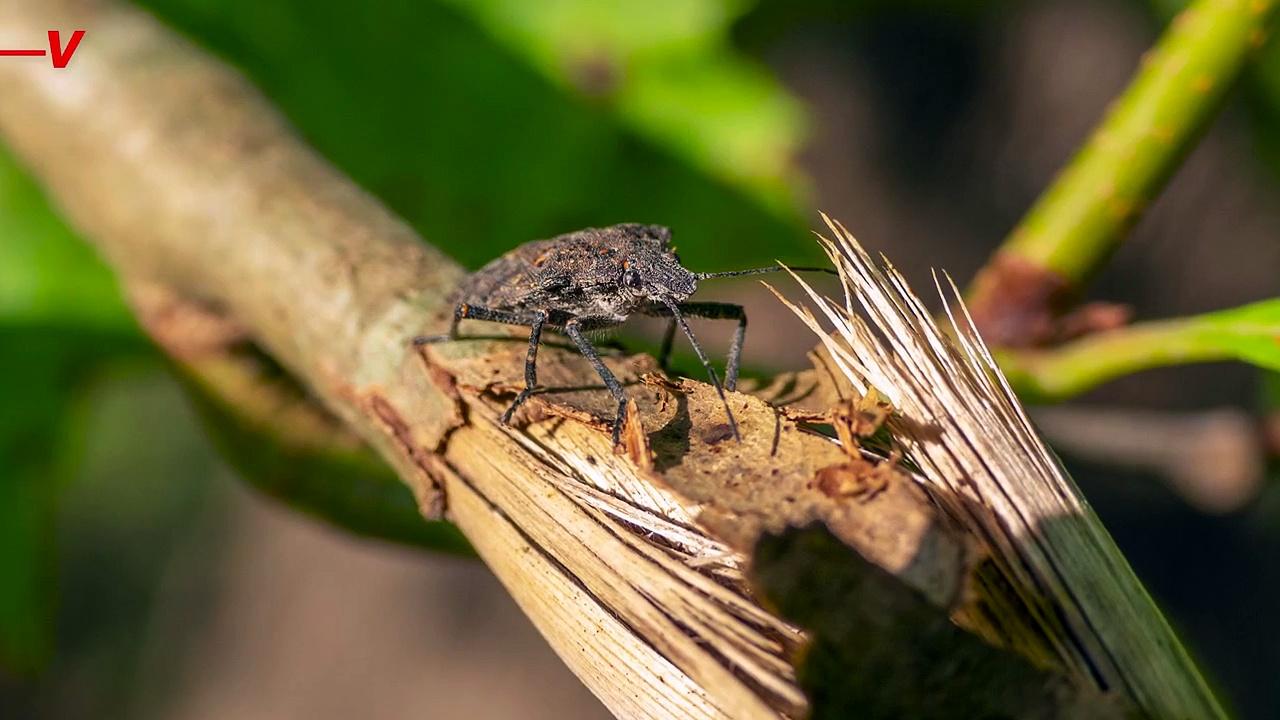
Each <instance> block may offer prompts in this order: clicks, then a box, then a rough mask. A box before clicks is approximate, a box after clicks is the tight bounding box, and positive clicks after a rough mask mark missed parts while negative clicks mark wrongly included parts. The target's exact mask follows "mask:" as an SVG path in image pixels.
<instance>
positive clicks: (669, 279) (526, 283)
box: [414, 223, 831, 446]
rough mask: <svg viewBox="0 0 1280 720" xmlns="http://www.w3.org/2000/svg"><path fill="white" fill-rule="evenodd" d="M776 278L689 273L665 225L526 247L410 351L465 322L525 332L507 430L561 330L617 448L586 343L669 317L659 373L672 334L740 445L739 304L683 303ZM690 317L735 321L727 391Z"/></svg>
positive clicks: (618, 394) (608, 377) (467, 285)
mask: <svg viewBox="0 0 1280 720" xmlns="http://www.w3.org/2000/svg"><path fill="white" fill-rule="evenodd" d="M781 269H782V268H781V267H780V266H777V265H773V266H769V267H762V268H752V269H749V270H729V271H721V272H704V273H692V272H689V271H688V270H686V269H685V268H684V267H682V266H681V265H680V259H679V258H678V257H676V254H675V251H674V250H673V249H672V248H671V231H670V230H668V229H667V228H665V227H662V226H661V225H641V224H637V223H626V224H622V225H613V226H610V227H606V228H588V229H586V230H579V231H578V232H574V233H568V234H566V235H560V236H557V237H554V238H550V239H548V240H536V241H534V242H530V243H525V244H524V245H521V246H520V247H518V248H516V249H515V250H512V251H511V252H508V253H507V254H505V255H503V256H502V257H500V258H497V259H496V260H494V261H492V262H490V263H489V264H488V265H485V266H484V267H483V268H481V269H480V270H478V271H477V272H475V273H474V274H473V275H471V276H470V277H468V278H467V279H466V280H464V281H463V283H462V285H461V286H460V287H459V289H458V293H457V295H456V297H455V302H456V304H455V307H454V314H453V323H452V324H451V325H450V326H449V332H448V333H447V334H445V335H433V336H423V337H419V338H415V339H414V343H415V344H418V345H425V344H430V343H435V342H441V341H445V340H454V339H457V338H458V323H459V322H460V321H461V320H463V319H466V318H469V319H474V320H482V321H488V322H499V323H506V324H509V325H523V326H525V327H528V328H529V352H528V355H527V360H526V363H525V388H524V390H522V391H521V392H520V394H519V395H517V396H516V399H515V401H514V402H512V404H511V406H510V407H508V408H507V411H506V412H505V413H504V414H503V416H502V422H503V423H504V424H505V423H507V422H508V421H509V420H510V419H511V416H512V413H514V412H515V410H516V408H518V407H519V406H520V404H521V403H523V402H524V401H525V400H527V399H528V398H529V397H530V396H531V395H532V394H533V393H534V391H535V387H536V385H537V382H538V380H537V359H538V344H539V342H540V341H541V337H542V330H543V328H544V327H547V328H551V329H557V330H561V331H562V332H564V334H565V335H567V336H568V337H569V338H570V339H571V340H572V341H573V343H574V344H575V345H576V346H577V347H578V350H579V352H581V353H582V355H583V356H584V357H586V358H587V360H588V361H590V362H591V365H592V367H593V368H594V369H595V371H596V373H597V374H598V375H599V376H600V379H601V380H603V381H604V384H605V387H606V388H608V390H609V392H610V394H612V395H613V398H614V400H616V401H617V403H618V405H617V414H616V416H615V418H614V423H613V441H614V445H615V446H617V445H618V440H619V431H620V430H621V427H622V423H623V419H624V412H625V408H626V393H625V392H624V391H623V388H622V384H621V383H620V382H618V379H617V378H616V377H614V375H613V372H612V371H611V370H610V369H609V368H608V367H607V366H606V365H605V363H604V362H603V361H602V360H601V359H600V356H599V353H597V352H596V349H595V347H594V346H593V345H592V344H591V341H590V339H589V338H588V334H589V333H591V332H592V331H594V330H600V329H603V328H607V327H611V326H613V325H617V324H618V323H621V322H622V321H624V320H626V319H627V317H628V316H630V315H632V314H634V313H637V312H640V313H644V314H646V315H657V316H665V317H668V318H670V319H671V324H670V325H669V327H668V331H667V335H666V339H665V341H664V342H663V349H662V352H661V357H660V365H661V366H662V367H663V368H664V369H665V367H666V358H667V357H668V355H669V354H670V350H671V339H672V338H673V337H674V332H675V329H676V328H677V327H678V328H679V329H680V330H681V331H682V332H683V333H684V335H685V336H686V337H687V338H688V339H689V344H690V345H691V346H692V347H693V351H694V353H695V354H696V355H697V356H698V360H699V362H701V363H702V366H703V368H704V369H705V370H706V372H707V377H708V378H709V379H710V380H711V384H712V386H714V387H715V390H716V394H717V395H719V397H720V401H721V403H722V404H723V405H724V412H725V419H726V420H727V421H728V425H729V429H730V431H731V433H732V435H733V437H734V438H738V425H737V422H736V421H735V420H734V417H733V411H732V409H730V407H729V401H728V398H726V397H725V390H726V389H728V390H733V388H734V385H735V383H736V380H737V375H738V365H739V360H740V358H741V353H742V343H743V340H744V338H745V333H746V329H747V316H746V314H745V313H744V312H743V309H742V306H740V305H735V304H732V303H717V302H694V303H689V302H686V300H688V298H689V296H690V295H692V294H693V293H694V291H695V290H697V287H698V280H701V279H707V278H717V277H735V276H741V275H757V274H760V273H767V272H776V271H778V270H781ZM794 269H804V270H819V269H821V268H794ZM827 272H831V271H830V270H827ZM686 316H694V317H703V318H710V319H718V320H733V321H736V322H737V329H736V330H735V332H734V336H733V340H732V343H731V344H730V347H729V362H728V364H727V366H726V369H725V382H724V383H723V384H722V383H721V382H720V379H719V376H718V375H717V374H716V371H715V369H714V368H713V367H712V366H711V362H710V361H709V360H708V359H707V355H706V353H705V352H703V350H702V346H701V345H699V344H698V341H697V338H695V337H694V334H693V330H692V329H691V328H690V327H689V323H688V322H687V321H686V319H685V318H686Z"/></svg>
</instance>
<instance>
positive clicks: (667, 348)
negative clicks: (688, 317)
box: [658, 308, 676, 372]
mask: <svg viewBox="0 0 1280 720" xmlns="http://www.w3.org/2000/svg"><path fill="white" fill-rule="evenodd" d="M662 309H663V310H666V308H662ZM664 314H669V313H664ZM675 342H676V319H675V318H671V319H670V320H668V321H667V331H666V332H665V333H663V335H662V349H660V350H658V367H659V368H661V369H662V372H666V371H667V370H669V369H670V367H669V366H670V365H671V346H672V345H675Z"/></svg>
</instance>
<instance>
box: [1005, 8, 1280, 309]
mask: <svg viewBox="0 0 1280 720" xmlns="http://www.w3.org/2000/svg"><path fill="white" fill-rule="evenodd" d="M1275 9H1276V3H1275V2H1274V1H1273V0H1198V1H1197V2H1195V3H1193V4H1192V5H1191V6H1190V7H1188V8H1187V9H1186V10H1184V11H1183V12H1182V13H1181V14H1180V15H1178V17H1176V18H1174V20H1173V21H1172V22H1171V23H1170V25H1169V28H1168V29H1167V30H1166V31H1165V33H1164V35H1163V37H1161V39H1160V41H1159V43H1158V44H1157V45H1156V46H1155V48H1153V49H1152V51H1151V52H1150V53H1149V54H1148V55H1147V56H1145V57H1144V58H1143V60H1142V65H1141V68H1140V69H1139V71H1138V74H1137V75H1136V76H1135V77H1134V79H1133V81H1132V82H1131V83H1130V85H1129V87H1128V88H1127V89H1126V90H1125V92H1124V93H1123V94H1122V95H1121V96H1120V97H1119V99H1118V100H1117V101H1116V102H1115V104H1114V105H1113V106H1112V108H1111V110H1110V111H1109V112H1108V114H1107V117H1106V119H1105V120H1103V122H1102V124H1101V125H1100V126H1099V127H1098V128H1097V129H1096V130H1095V131H1094V133H1093V135H1092V137H1090V138H1089V141H1088V143H1087V144H1086V145H1085V146H1084V147H1083V148H1082V149H1081V150H1080V152H1079V153H1078V154H1077V155H1076V156H1075V158H1074V159H1073V160H1072V161H1071V163H1070V164H1069V165H1068V166H1067V167H1066V169H1064V170H1063V171H1062V173H1061V174H1060V175H1059V176H1058V178H1057V179H1056V180H1055V181H1054V183H1053V185H1052V186H1051V187H1050V188H1049V190H1048V191H1047V192H1045V193H1044V194H1043V195H1042V196H1041V197H1040V199H1039V201H1037V202H1036V204H1035V206H1034V207H1032V208H1031V210H1030V212H1028V213H1027V215H1026V216H1025V217H1024V218H1023V220H1022V222H1021V223H1020V224H1019V225H1018V227H1017V228H1016V229H1015V230H1014V231H1013V233H1012V234H1011V235H1010V236H1009V238H1008V240H1007V241H1006V242H1005V245H1004V247H1003V248H1002V249H1001V252H1005V253H1012V254H1014V255H1016V256H1019V257H1021V258H1023V259H1025V260H1028V261H1030V262H1032V263H1033V264H1034V265H1036V266H1038V267H1042V268H1047V269H1049V270H1051V271H1053V272H1055V273H1057V274H1058V275H1060V276H1062V277H1063V278H1064V279H1066V280H1067V281H1068V282H1070V283H1071V284H1073V285H1078V284H1079V283H1080V282H1081V281H1083V280H1085V279H1086V278H1087V277H1089V275H1091V274H1092V273H1093V271H1094V270H1096V269H1097V268H1098V266H1099V265H1100V264H1101V263H1102V261H1104V260H1105V259H1106V257H1107V256H1108V255H1109V254H1110V252H1111V250H1112V249H1113V248H1114V247H1115V246H1116V245H1118V244H1119V242H1120V240H1121V238H1122V237H1123V236H1124V233H1125V232H1126V231H1127V230H1128V228H1129V227H1130V226H1131V225H1132V224H1133V223H1134V221H1135V220H1136V219H1137V218H1138V217H1139V215H1140V214H1141V212H1142V210H1143V209H1144V208H1145V207H1146V206H1147V205H1148V204H1149V203H1150V202H1151V200H1152V199H1153V198H1154V197H1155V196H1156V194H1157V193H1158V192H1159V191H1160V189H1161V187H1163V185H1164V183H1165V181H1166V180H1167V179H1168V177H1169V176H1170V175H1171V174H1172V173H1173V171H1174V170H1175V169H1176V168H1177V166H1178V164H1179V162H1180V161H1181V159H1182V157H1183V156H1184V155H1185V154H1186V153H1187V151H1188V150H1189V149H1190V148H1191V147H1192V146H1193V145H1194V141H1195V139H1196V137H1197V135H1198V134H1199V131H1200V130H1201V129H1202V128H1203V127H1204V126H1205V124H1206V123H1207V121H1208V120H1209V119H1210V118H1212V117H1213V116H1214V114H1215V113H1216V111H1217V110H1218V108H1219V107H1220V106H1221V104H1222V100H1223V97H1224V96H1225V94H1226V91H1227V89H1228V88H1229V87H1230V86H1231V85H1232V83H1233V82H1234V81H1235V79H1236V77H1237V76H1238V75H1239V74H1240V70H1241V68H1242V67H1243V66H1244V64H1245V62H1246V60H1247V59H1248V57H1249V55H1250V53H1251V52H1253V51H1255V50H1256V49H1257V48H1259V47H1261V46H1262V44H1263V42H1264V41H1265V40H1266V38H1267V35H1268V32H1269V24H1270V22H1271V21H1272V19H1273V18H1274V17H1275Z"/></svg>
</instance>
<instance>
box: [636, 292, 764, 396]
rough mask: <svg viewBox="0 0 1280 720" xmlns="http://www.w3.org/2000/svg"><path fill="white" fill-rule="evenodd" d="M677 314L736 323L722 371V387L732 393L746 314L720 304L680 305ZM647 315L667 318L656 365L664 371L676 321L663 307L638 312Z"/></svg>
mask: <svg viewBox="0 0 1280 720" xmlns="http://www.w3.org/2000/svg"><path fill="white" fill-rule="evenodd" d="M678 307H679V308H680V312H682V313H684V314H685V315H687V316H690V317H700V318H707V319H708V320H737V321H738V327H737V328H735V329H734V331H733V340H732V341H730V343H729V361H728V363H727V365H726V366H725V370H724V387H725V389H726V390H735V389H737V387H738V370H739V368H740V367H741V365H742V344H743V342H745V341H746V339H747V313H746V311H745V310H743V308H742V306H741V305H735V304H733V303H721V302H691V303H680V304H679V305H678ZM642 312H644V313H646V314H649V315H663V316H668V317H671V323H670V324H669V325H668V326H667V334H666V335H665V336H664V337H663V339H662V349H661V350H660V351H659V352H658V364H659V366H660V367H661V368H662V369H663V370H664V371H665V370H666V369H667V361H668V360H669V359H670V356H671V343H672V340H674V338H675V332H676V319H675V317H674V316H672V315H671V310H670V309H669V308H667V307H666V306H665V305H656V304H655V305H651V306H649V307H646V308H644V310H643V311H642Z"/></svg>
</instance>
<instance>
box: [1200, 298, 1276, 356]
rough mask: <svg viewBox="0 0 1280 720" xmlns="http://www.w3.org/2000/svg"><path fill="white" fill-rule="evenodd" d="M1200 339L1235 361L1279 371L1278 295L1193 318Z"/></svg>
mask: <svg viewBox="0 0 1280 720" xmlns="http://www.w3.org/2000/svg"><path fill="white" fill-rule="evenodd" d="M1195 324H1196V326H1197V327H1198V328H1199V331H1198V335H1199V338H1200V341H1201V342H1203V343H1205V344H1208V345H1210V346H1213V347H1217V348H1220V349H1221V350H1222V351H1223V352H1224V353H1226V354H1228V355H1229V356H1231V357H1234V358H1236V359H1237V360H1243V361H1244V362H1247V363H1252V364H1254V365H1257V366H1259V367H1264V368H1269V369H1271V370H1280V298H1277V299H1274V300H1263V301H1262V302H1257V303H1253V304H1251V305H1245V306H1243V307H1239V308H1234V309H1231V310H1223V311H1220V312H1215V313H1209V314H1208V315H1202V316H1200V317H1199V318H1196V319H1195Z"/></svg>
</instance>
